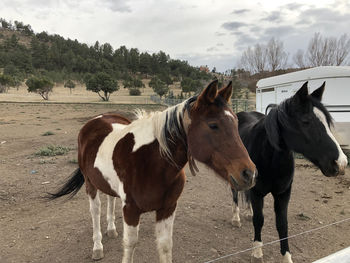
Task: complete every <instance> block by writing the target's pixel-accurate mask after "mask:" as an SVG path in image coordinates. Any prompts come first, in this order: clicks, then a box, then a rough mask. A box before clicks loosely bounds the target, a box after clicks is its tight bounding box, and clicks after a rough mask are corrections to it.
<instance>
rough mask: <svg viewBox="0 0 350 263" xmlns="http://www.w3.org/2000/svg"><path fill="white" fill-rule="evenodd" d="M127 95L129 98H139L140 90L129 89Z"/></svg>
mask: <svg viewBox="0 0 350 263" xmlns="http://www.w3.org/2000/svg"><path fill="white" fill-rule="evenodd" d="M129 95H130V96H140V95H141V90H140V89H138V88H132V89H129Z"/></svg>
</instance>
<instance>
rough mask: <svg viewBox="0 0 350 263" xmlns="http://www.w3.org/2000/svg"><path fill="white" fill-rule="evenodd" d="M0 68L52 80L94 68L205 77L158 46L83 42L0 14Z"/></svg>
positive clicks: (119, 74) (126, 74) (123, 75)
mask: <svg viewBox="0 0 350 263" xmlns="http://www.w3.org/2000/svg"><path fill="white" fill-rule="evenodd" d="M0 68H2V69H3V73H4V74H7V75H10V76H12V77H15V78H16V79H17V80H18V81H23V80H24V79H26V78H28V77H29V76H32V75H36V76H44V77H47V78H50V79H51V80H52V81H54V82H57V83H63V82H64V81H66V80H69V79H72V80H76V81H79V82H83V81H84V78H85V77H86V76H87V75H89V74H95V73H98V72H105V73H107V74H109V75H110V76H112V77H114V78H115V79H120V80H128V79H130V75H137V74H142V75H143V76H144V77H145V78H151V77H152V76H155V75H156V76H159V77H160V78H167V76H171V77H172V78H173V79H175V80H178V81H181V80H182V79H184V78H186V77H189V78H191V79H194V80H204V79H205V80H208V79H210V78H211V77H210V76H209V75H208V74H207V73H206V72H203V71H200V70H199V68H196V67H193V66H190V65H189V64H188V62H187V61H182V60H179V59H171V58H170V56H169V55H167V54H166V53H165V52H163V51H159V52H157V53H152V54H149V53H148V52H140V51H139V50H138V49H137V48H130V49H128V48H127V47H126V46H120V47H119V48H117V49H114V48H113V47H112V45H111V44H109V43H104V44H100V43H99V41H96V42H95V44H94V45H92V46H89V45H87V44H85V43H80V42H79V41H78V40H76V39H75V40H71V39H69V38H68V39H65V38H64V37H62V36H60V35H57V34H54V35H50V34H48V33H47V32H45V31H43V32H40V33H35V32H34V31H33V30H32V28H31V26H30V25H25V24H23V23H22V22H18V21H14V23H12V22H8V21H6V20H5V19H3V18H0Z"/></svg>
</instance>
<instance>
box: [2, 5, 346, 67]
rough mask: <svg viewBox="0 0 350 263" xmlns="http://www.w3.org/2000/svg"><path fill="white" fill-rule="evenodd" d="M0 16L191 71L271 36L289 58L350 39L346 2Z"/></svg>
mask: <svg viewBox="0 0 350 263" xmlns="http://www.w3.org/2000/svg"><path fill="white" fill-rule="evenodd" d="M0 17H2V18H4V19H6V20H11V21H14V20H18V21H22V22H23V23H25V24H30V25H31V26H32V28H33V30H34V31H35V32H36V33H38V32H41V31H47V32H48V33H50V34H59V35H61V36H63V37H65V38H70V39H77V40H78V41H80V42H84V43H87V44H89V45H92V44H94V43H95V41H96V40H98V41H99V42H100V43H101V44H102V43H105V42H108V43H110V44H111V45H112V46H113V47H114V48H115V49H116V48H118V47H119V46H121V45H125V46H126V47H127V48H132V47H135V48H138V49H139V50H140V51H148V52H157V51H159V50H162V51H164V52H166V53H167V54H169V55H170V56H171V57H172V58H179V59H183V60H187V61H188V62H189V63H190V64H191V65H193V66H199V65H208V66H209V67H210V68H212V67H214V66H216V68H217V69H218V70H219V71H224V70H226V69H230V68H234V67H236V66H237V63H238V61H239V58H240V55H241V54H242V51H244V50H245V49H246V48H247V47H248V46H253V45H254V44H256V43H261V44H262V43H266V42H267V41H268V40H269V39H270V38H271V37H275V38H277V39H279V40H281V41H283V42H284V46H285V49H286V51H287V52H289V53H290V57H292V55H293V54H294V53H295V51H296V50H298V49H305V48H306V47H307V44H308V41H309V40H310V38H311V37H312V36H313V34H314V33H315V32H320V33H321V34H322V35H323V36H327V37H328V36H334V37H339V36H340V35H342V34H344V33H348V34H350V30H349V28H350V0H336V1H328V0H311V1H299V0H296V1H287V0H279V1H270V0H263V1H255V0H250V1H248V0H246V1H235V0H217V1H215V0H200V1H195V0H176V1H175V0H174V1H171V0H159V1H156V0H86V1H85V0H1V1H0Z"/></svg>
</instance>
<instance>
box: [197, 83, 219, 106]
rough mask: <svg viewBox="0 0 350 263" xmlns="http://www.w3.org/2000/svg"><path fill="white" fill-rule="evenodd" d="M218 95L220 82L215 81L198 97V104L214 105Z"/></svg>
mask: <svg viewBox="0 0 350 263" xmlns="http://www.w3.org/2000/svg"><path fill="white" fill-rule="evenodd" d="M217 94H218V80H217V79H216V80H213V81H212V82H211V83H209V85H208V87H206V88H205V89H204V90H203V91H202V92H201V94H200V95H199V96H198V102H200V103H204V104H208V103H213V102H214V100H215V98H216V96H217Z"/></svg>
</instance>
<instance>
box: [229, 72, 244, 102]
mask: <svg viewBox="0 0 350 263" xmlns="http://www.w3.org/2000/svg"><path fill="white" fill-rule="evenodd" d="M231 75H232V99H240V98H242V84H241V83H240V81H239V80H238V77H237V71H236V70H234V69H233V70H232V71H231Z"/></svg>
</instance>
